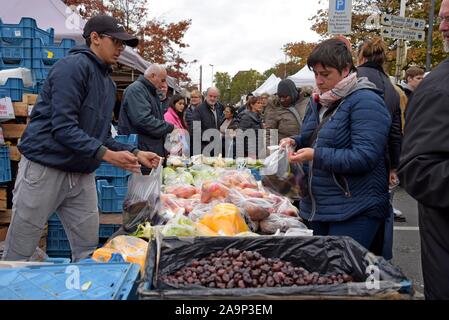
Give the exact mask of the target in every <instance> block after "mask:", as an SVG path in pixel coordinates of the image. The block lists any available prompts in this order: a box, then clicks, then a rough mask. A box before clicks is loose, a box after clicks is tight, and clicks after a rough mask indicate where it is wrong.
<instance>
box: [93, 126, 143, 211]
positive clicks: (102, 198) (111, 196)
mask: <svg viewBox="0 0 449 320" xmlns="http://www.w3.org/2000/svg"><path fill="white" fill-rule="evenodd" d="M115 140H117V141H119V142H122V143H127V144H131V145H134V146H137V135H135V134H131V135H129V136H124V135H118V136H116V137H115ZM95 175H96V177H97V195H98V209H99V210H100V212H102V213H121V212H122V208H123V201H124V200H125V196H126V192H127V191H128V178H129V176H130V175H131V172H129V171H126V170H123V169H120V168H117V167H114V166H113V165H111V164H109V163H107V162H102V163H101V165H100V167H99V168H98V169H97V171H96V172H95Z"/></svg>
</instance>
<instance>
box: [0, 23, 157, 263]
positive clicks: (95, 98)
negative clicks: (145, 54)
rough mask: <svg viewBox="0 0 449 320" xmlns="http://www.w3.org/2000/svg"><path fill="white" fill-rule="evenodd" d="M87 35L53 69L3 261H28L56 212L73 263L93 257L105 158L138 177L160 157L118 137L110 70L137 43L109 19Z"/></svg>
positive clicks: (28, 147) (36, 114) (27, 142)
mask: <svg viewBox="0 0 449 320" xmlns="http://www.w3.org/2000/svg"><path fill="white" fill-rule="evenodd" d="M83 37H84V38H85V39H86V45H84V46H80V47H75V48H73V49H72V50H71V51H70V52H69V55H68V56H67V57H64V58H62V59H60V60H59V61H58V62H56V63H55V65H54V66H53V67H52V69H51V70H50V72H49V74H48V77H47V79H46V80H45V83H44V85H43V88H42V90H41V92H40V93H39V96H38V99H37V101H36V104H35V106H34V108H33V111H32V113H31V115H30V122H29V124H28V126H27V128H26V129H25V132H24V134H23V136H22V139H21V142H20V144H19V146H18V148H19V150H20V152H21V154H22V159H21V160H20V163H19V171H18V175H17V178H16V182H15V189H14V198H13V209H12V218H11V224H10V226H9V229H8V234H7V237H6V243H5V249H4V253H3V259H4V260H20V261H21V260H28V259H29V258H30V257H31V256H32V255H33V254H34V252H35V250H36V247H37V246H38V244H39V239H40V238H41V235H42V232H43V231H44V228H45V225H46V223H47V220H48V218H49V217H50V216H51V215H52V214H53V213H54V212H56V213H57V214H58V216H59V219H60V220H61V222H62V224H63V226H64V229H65V232H66V234H67V238H68V240H69V243H70V247H71V250H72V261H74V262H77V261H79V260H80V259H84V258H87V257H88V256H89V255H90V254H91V253H92V252H93V251H94V250H95V249H96V248H97V245H98V228H99V215H98V206H97V193H96V188H95V170H96V169H97V168H98V167H99V166H100V163H101V161H106V162H108V163H110V164H112V165H114V166H116V167H119V168H122V169H126V170H130V171H133V172H138V171H139V169H140V164H142V165H143V166H146V167H150V168H154V167H156V166H157V165H159V162H160V160H161V159H160V158H159V157H158V156H157V155H156V154H154V153H151V152H144V151H140V150H139V149H137V148H136V147H134V146H131V145H126V144H122V143H119V142H116V141H115V140H114V139H113V138H112V137H111V121H112V111H113V109H114V104H115V94H116V87H115V84H114V82H113V81H112V78H111V72H112V68H111V65H113V64H115V63H117V59H118V57H119V56H120V54H121V52H122V51H123V49H124V47H125V45H129V46H132V47H135V46H137V44H138V39H137V38H136V37H134V36H132V35H129V34H127V33H126V32H125V29H124V28H123V26H121V25H120V24H119V23H118V21H117V20H116V19H115V18H113V17H110V16H96V17H93V18H91V19H90V20H89V21H88V22H87V23H86V25H85V27H84V32H83ZM139 163H140V164H139Z"/></svg>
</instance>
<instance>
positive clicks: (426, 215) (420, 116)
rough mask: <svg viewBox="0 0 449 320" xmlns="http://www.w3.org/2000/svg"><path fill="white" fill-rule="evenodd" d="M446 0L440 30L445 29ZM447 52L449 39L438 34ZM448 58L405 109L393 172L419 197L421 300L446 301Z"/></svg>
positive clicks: (448, 7)
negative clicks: (400, 140)
mask: <svg viewBox="0 0 449 320" xmlns="http://www.w3.org/2000/svg"><path fill="white" fill-rule="evenodd" d="M448 16H449V0H443V2H442V4H441V8H440V13H439V17H444V20H443V21H441V23H440V31H441V32H444V33H445V34H448V33H449V21H448V19H447V17H448ZM443 41H444V48H445V51H446V52H449V40H448V38H447V37H445V38H443ZM448 83H449V58H446V59H445V60H444V61H443V62H441V63H440V64H439V65H438V66H437V67H436V68H435V69H433V70H432V72H431V73H429V75H428V76H426V77H425V78H424V80H423V81H422V82H421V84H420V85H419V86H418V87H417V88H416V91H415V92H414V93H413V95H412V98H411V99H410V101H409V104H408V107H407V114H406V121H405V127H404V142H403V148H402V153H401V159H400V160H401V161H400V165H399V168H398V174H399V177H400V178H401V183H402V185H403V186H404V188H405V190H406V191H407V192H408V193H409V194H410V195H411V196H412V197H413V198H415V199H416V200H417V201H418V212H419V234H420V236H421V262H422V271H423V278H424V295H425V298H426V299H449V273H448V270H449V214H448V212H449V196H448V190H449V179H448V176H449V153H448V150H449V130H448V125H447V123H448V121H449V108H448V99H449V87H448V85H447V84H448Z"/></svg>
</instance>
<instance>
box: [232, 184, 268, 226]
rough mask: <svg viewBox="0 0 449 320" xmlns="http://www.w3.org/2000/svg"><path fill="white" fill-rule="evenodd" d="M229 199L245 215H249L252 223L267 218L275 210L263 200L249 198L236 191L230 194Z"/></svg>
mask: <svg viewBox="0 0 449 320" xmlns="http://www.w3.org/2000/svg"><path fill="white" fill-rule="evenodd" d="M228 199H229V201H230V202H231V203H233V204H235V205H236V206H237V207H238V208H240V209H242V211H243V213H244V214H246V215H248V217H249V218H250V219H251V220H252V221H260V220H263V219H265V218H267V217H268V216H269V215H270V211H271V210H272V209H273V204H272V203H271V202H269V201H267V200H265V199H261V198H250V197H247V196H245V195H243V194H241V193H240V192H239V191H237V190H235V189H232V190H231V191H230V192H229V197H228Z"/></svg>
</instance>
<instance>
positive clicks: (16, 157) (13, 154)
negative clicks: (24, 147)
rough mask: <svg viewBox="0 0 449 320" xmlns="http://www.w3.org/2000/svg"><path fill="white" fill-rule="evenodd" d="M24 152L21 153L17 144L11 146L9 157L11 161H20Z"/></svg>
mask: <svg viewBox="0 0 449 320" xmlns="http://www.w3.org/2000/svg"><path fill="white" fill-rule="evenodd" d="M21 156H22V154H21V153H20V151H19V149H18V148H17V146H9V159H10V160H11V161H20V157H21Z"/></svg>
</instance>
